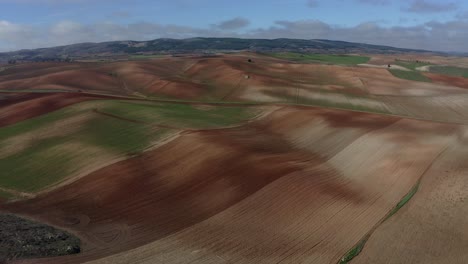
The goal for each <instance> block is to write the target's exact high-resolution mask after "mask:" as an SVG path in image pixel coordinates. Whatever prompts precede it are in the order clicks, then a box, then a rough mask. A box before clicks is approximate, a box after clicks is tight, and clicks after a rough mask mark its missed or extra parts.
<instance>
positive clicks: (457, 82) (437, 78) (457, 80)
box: [424, 73, 468, 89]
mask: <svg viewBox="0 0 468 264" xmlns="http://www.w3.org/2000/svg"><path fill="white" fill-rule="evenodd" d="M424 75H426V76H427V77H429V79H431V80H432V81H433V82H435V83H442V84H447V85H451V86H456V87H461V88H466V89H468V78H463V77H455V76H447V75H441V74H435V73H425V74H424Z"/></svg>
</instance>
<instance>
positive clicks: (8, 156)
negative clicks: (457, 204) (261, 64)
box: [0, 100, 253, 198]
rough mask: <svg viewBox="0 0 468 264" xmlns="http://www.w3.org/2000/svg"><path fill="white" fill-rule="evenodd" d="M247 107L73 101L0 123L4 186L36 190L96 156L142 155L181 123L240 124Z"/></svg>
mask: <svg viewBox="0 0 468 264" xmlns="http://www.w3.org/2000/svg"><path fill="white" fill-rule="evenodd" d="M249 109H250V108H245V107H230V106H228V107H214V106H203V107H202V106H200V107H197V106H191V105H184V104H174V103H151V102H133V101H122V100H118V101H117V100H116V101H93V102H85V103H80V104H77V105H74V106H70V107H67V108H64V109H62V110H59V111H56V112H53V113H49V114H46V115H43V116H40V117H37V118H33V119H29V120H26V121H23V122H20V123H17V124H14V125H12V126H7V127H4V128H0V187H4V188H8V189H13V190H18V191H23V192H37V191H40V190H42V189H44V188H45V187H47V186H50V185H53V184H54V183H57V182H60V181H61V180H63V179H64V178H66V177H67V176H69V175H70V174H73V173H76V172H78V171H79V169H81V167H82V166H83V165H86V164H88V163H89V162H93V161H94V160H95V159H99V158H102V157H104V158H105V159H106V160H109V159H110V160H112V159H115V158H118V157H125V156H128V155H138V154H139V153H141V152H142V151H144V150H145V149H147V148H148V147H150V146H151V145H152V144H154V143H155V142H157V140H158V139H160V138H161V137H163V136H164V135H167V134H168V133H169V132H171V131H175V129H177V128H182V129H183V128H188V129H197V128H216V127H225V126H230V125H234V124H238V123H240V122H243V121H245V120H247V119H249V118H251V117H252V116H253V111H251V110H249ZM96 110H97V111H98V112H96ZM106 113H107V114H106ZM108 114H109V115H108ZM158 125H165V126H171V127H174V128H172V129H171V128H165V127H159V126H158ZM15 144H16V145H15ZM11 146H15V147H14V148H12V147H11ZM8 147H10V148H8ZM8 149H10V152H8ZM11 149H12V150H13V151H11ZM0 196H1V197H4V198H8V197H5V196H6V194H3V193H0Z"/></svg>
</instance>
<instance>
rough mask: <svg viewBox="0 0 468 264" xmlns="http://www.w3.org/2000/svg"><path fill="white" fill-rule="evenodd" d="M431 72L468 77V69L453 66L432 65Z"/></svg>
mask: <svg viewBox="0 0 468 264" xmlns="http://www.w3.org/2000/svg"><path fill="white" fill-rule="evenodd" d="M430 72H433V73H438V74H444V75H450V76H457V77H464V78H468V69H467V68H460V67H451V66H431V67H430Z"/></svg>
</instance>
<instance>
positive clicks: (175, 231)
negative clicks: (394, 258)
mask: <svg viewBox="0 0 468 264" xmlns="http://www.w3.org/2000/svg"><path fill="white" fill-rule="evenodd" d="M293 117H294V118H293ZM314 126H316V127H317V129H318V130H317V131H316V132H313V131H312V132H311V133H313V134H315V136H311V135H309V134H308V133H305V131H306V129H307V127H309V128H310V127H314ZM457 129H458V126H456V125H448V124H437V123H430V122H424V121H416V120H408V119H401V118H396V117H385V116H376V115H372V114H363V113H350V112H344V111H338V110H321V109H302V108H283V109H282V110H278V111H275V112H273V113H272V114H271V115H269V116H266V117H264V118H263V119H261V120H258V121H257V122H254V123H251V124H249V125H247V126H245V127H242V128H233V129H225V130H217V131H202V132H189V133H186V134H185V135H182V136H181V137H179V138H177V139H175V140H173V141H171V142H170V143H168V144H166V145H164V146H162V147H160V148H158V149H157V150H154V151H150V152H147V153H145V154H143V155H142V156H140V157H136V158H131V159H129V160H125V161H121V162H119V163H116V164H114V165H111V166H109V167H106V168H103V169H100V170H97V171H95V172H93V173H91V174H90V175H88V176H86V177H83V178H81V179H79V180H78V181H76V182H73V183H71V184H70V185H67V186H63V187H61V188H58V189H55V190H53V191H51V192H50V193H47V194H44V195H40V196H38V197H37V198H34V199H32V200H28V201H24V202H17V203H13V204H7V205H4V206H3V209H5V210H9V211H12V212H18V213H23V214H27V215H30V216H32V217H35V218H38V219H40V220H43V221H46V222H50V223H54V224H56V225H58V226H61V227H63V228H65V229H67V230H71V231H72V232H74V233H76V234H77V235H78V236H79V237H80V238H82V240H83V253H82V254H80V255H77V256H67V257H59V258H54V259H43V260H35V261H34V263H80V262H83V261H91V260H96V259H97V260H96V263H129V262H132V263H155V262H159V263H188V262H190V263H232V262H234V263H252V262H259V263H272V262H285V263H332V262H337V261H338V260H339V259H340V258H341V257H342V256H343V255H344V254H345V253H346V252H347V251H348V250H349V249H350V248H351V247H352V246H353V245H354V244H355V243H357V242H358V241H359V240H360V239H361V238H362V237H363V236H364V235H365V234H366V233H367V232H368V231H369V230H370V228H372V227H373V226H374V225H376V224H377V223H378V222H379V221H380V220H381V219H382V218H383V217H384V216H385V215H386V213H387V212H388V211H389V210H391V208H392V207H393V206H394V205H395V204H396V203H397V202H398V201H399V199H401V197H402V196H403V195H404V194H405V193H407V192H408V191H409V190H410V189H411V187H412V186H413V185H414V184H415V183H416V182H417V180H418V179H419V177H420V176H421V175H422V174H423V172H424V171H425V170H426V169H427V168H428V167H429V166H430V164H431V163H432V162H433V161H434V159H435V158H436V157H437V156H438V155H439V154H440V153H441V152H442V151H443V149H445V148H446V147H447V145H448V144H449V143H450V142H451V139H452V138H453V137H454V135H455V133H456V131H457ZM301 131H302V132H301ZM343 131H349V132H350V136H349V137H345V139H344V141H343V142H342V143H340V144H338V147H337V146H336V145H335V143H334V142H335V140H333V138H337V139H338V138H341V137H342V135H341V133H344V132H343ZM421 131H426V133H424V134H421ZM421 135H423V136H421ZM330 137H331V138H330ZM320 138H322V139H323V142H324V143H322V144H317V145H315V144H307V142H309V141H310V142H312V141H314V140H317V139H320ZM299 142H302V143H304V142H305V144H302V143H301V144H299ZM325 142H328V143H325ZM299 145H301V146H303V147H298V146H299ZM327 145H328V148H332V149H333V150H332V151H329V150H327V149H328V148H327ZM403 146H404V147H403ZM221 153H223V155H220V154H221ZM322 153H323V154H322ZM357 153H358V154H357ZM241 157H242V158H241ZM214 164H216V166H214ZM123 186H125V188H123ZM35 208H37V209H35ZM39 208H40V209H39ZM46 212H47V213H46ZM351 227H352V228H351ZM119 252H122V253H119ZM114 254H116V255H114ZM106 256H107V257H106ZM103 257H104V258H103ZM101 258H102V259H101ZM21 263H31V262H28V261H22V262H21Z"/></svg>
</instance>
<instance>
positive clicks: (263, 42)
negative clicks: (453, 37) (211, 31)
mask: <svg viewBox="0 0 468 264" xmlns="http://www.w3.org/2000/svg"><path fill="white" fill-rule="evenodd" d="M227 51H256V52H284V51H296V52H297V51H299V52H312V53H327V54H347V53H374V54H403V53H432V54H435V53H436V52H430V51H424V50H414V49H402V48H395V47H389V46H379V45H369V44H362V43H351V42H345V41H334V40H323V39H314V40H302V39H272V40H269V39H239V38H190V39H156V40H150V41H114V42H104V43H81V44H73V45H67V46H61V47H52V48H41V49H33V50H20V51H14V52H6V53H0V62H1V61H3V62H6V61H8V60H20V61H41V60H57V59H66V58H89V57H96V56H98V57H106V56H111V57H112V56H114V57H115V56H118V55H129V54H153V53H154V54H177V53H182V54H183V53H213V52H227ZM438 54H441V53H438Z"/></svg>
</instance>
